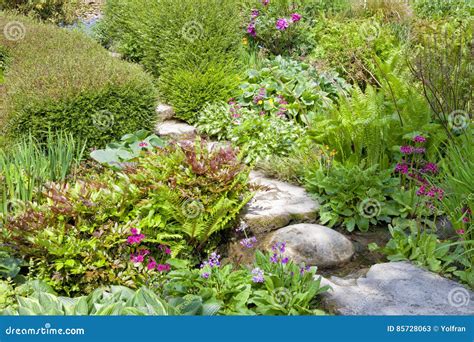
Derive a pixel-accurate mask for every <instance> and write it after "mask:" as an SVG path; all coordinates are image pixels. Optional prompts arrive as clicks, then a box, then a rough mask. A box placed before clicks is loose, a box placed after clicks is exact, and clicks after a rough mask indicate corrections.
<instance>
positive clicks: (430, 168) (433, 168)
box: [421, 163, 438, 173]
mask: <svg viewBox="0 0 474 342" xmlns="http://www.w3.org/2000/svg"><path fill="white" fill-rule="evenodd" d="M421 172H424V173H426V172H430V173H438V165H436V164H435V163H426V165H425V166H424V167H423V169H421Z"/></svg>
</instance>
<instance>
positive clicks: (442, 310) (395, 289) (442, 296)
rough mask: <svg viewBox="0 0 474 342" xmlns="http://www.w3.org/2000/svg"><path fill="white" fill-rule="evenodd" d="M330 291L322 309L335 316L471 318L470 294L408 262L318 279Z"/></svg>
mask: <svg viewBox="0 0 474 342" xmlns="http://www.w3.org/2000/svg"><path fill="white" fill-rule="evenodd" d="M322 284H324V285H330V286H331V288H332V290H330V291H328V292H326V293H324V294H323V295H322V298H323V303H324V305H325V307H326V309H328V310H330V311H331V312H334V313H336V314H339V315H474V293H473V292H472V291H469V290H467V289H466V288H464V287H462V286H461V285H460V284H458V283H456V282H455V281H452V280H449V279H446V278H443V277H441V276H439V275H437V274H435V273H432V272H429V271H426V270H424V269H422V268H419V267H416V266H414V265H412V264H410V263H408V262H389V263H384V264H377V265H374V266H372V267H371V268H370V270H369V271H368V273H367V275H366V276H364V277H360V278H357V279H350V278H346V279H341V278H336V277H332V278H331V279H329V280H328V279H324V278H323V279H322Z"/></svg>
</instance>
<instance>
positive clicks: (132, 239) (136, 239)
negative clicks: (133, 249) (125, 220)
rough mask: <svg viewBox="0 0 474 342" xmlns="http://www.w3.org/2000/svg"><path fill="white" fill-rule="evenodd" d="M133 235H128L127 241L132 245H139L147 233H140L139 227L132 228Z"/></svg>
mask: <svg viewBox="0 0 474 342" xmlns="http://www.w3.org/2000/svg"><path fill="white" fill-rule="evenodd" d="M130 231H131V233H132V235H131V236H129V237H127V242H128V243H129V244H130V245H138V244H139V243H140V242H142V241H143V240H144V239H145V235H143V234H138V229H136V228H132V229H130Z"/></svg>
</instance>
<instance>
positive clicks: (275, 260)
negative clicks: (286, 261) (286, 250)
mask: <svg viewBox="0 0 474 342" xmlns="http://www.w3.org/2000/svg"><path fill="white" fill-rule="evenodd" d="M270 261H271V262H272V263H274V264H276V263H278V255H277V254H276V253H275V254H273V255H272V256H271V257H270Z"/></svg>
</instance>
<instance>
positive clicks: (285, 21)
mask: <svg viewBox="0 0 474 342" xmlns="http://www.w3.org/2000/svg"><path fill="white" fill-rule="evenodd" d="M269 3H270V1H269V0H263V1H262V5H263V6H265V7H266V6H268V4H269ZM260 15H261V13H260V11H259V10H258V9H255V8H254V9H252V10H251V12H250V22H249V23H248V25H247V34H248V35H249V36H251V37H254V38H255V37H256V36H257V29H256V25H257V20H258V18H259V17H260ZM301 19H302V15H301V14H299V13H296V12H295V13H292V14H291V17H290V18H278V19H277V20H276V23H275V27H276V29H277V30H279V31H285V30H286V29H288V28H289V27H290V25H291V24H294V23H297V22H299V21H300V20H301Z"/></svg>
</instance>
